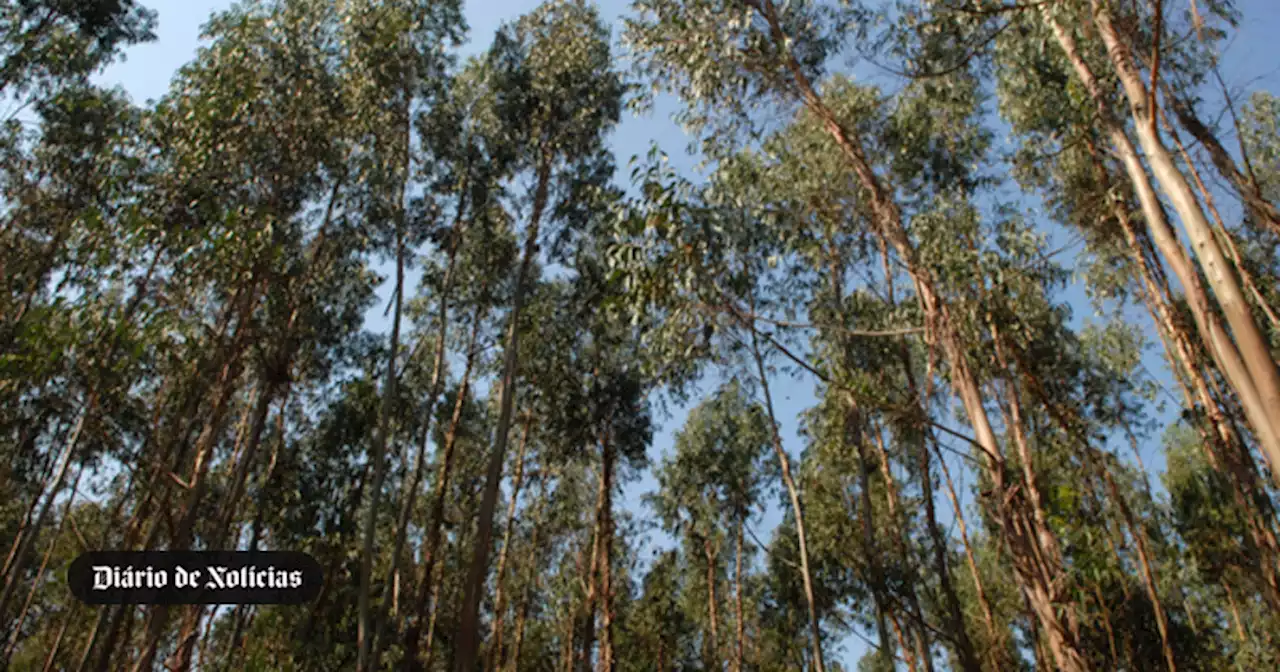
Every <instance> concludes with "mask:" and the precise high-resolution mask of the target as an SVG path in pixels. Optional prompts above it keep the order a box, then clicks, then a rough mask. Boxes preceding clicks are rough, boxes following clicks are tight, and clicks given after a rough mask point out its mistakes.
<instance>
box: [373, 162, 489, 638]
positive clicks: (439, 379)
mask: <svg viewBox="0 0 1280 672" xmlns="http://www.w3.org/2000/svg"><path fill="white" fill-rule="evenodd" d="M462 191H463V195H462V196H460V197H459V202H458V211H457V214H456V216H455V217H454V222H453V229H452V235H453V240H452V242H451V243H450V245H449V261H448V263H447V265H446V267H445V272H444V282H443V283H442V284H443V286H442V288H441V290H440V307H439V310H438V311H437V313H436V320H437V321H438V323H439V326H438V328H437V332H436V350H435V356H434V358H433V361H432V368H431V383H430V385H429V386H428V389H427V400H426V403H425V405H424V406H423V412H422V432H421V437H422V438H421V440H419V441H418V448H417V452H416V453H415V455H414V460H413V471H412V475H411V476H410V478H409V482H408V484H407V485H406V486H405V488H404V494H403V495H402V496H401V497H402V500H403V501H402V502H401V505H400V515H399V518H398V519H397V521H396V536H395V541H394V542H392V544H391V571H392V576H393V578H394V581H395V582H396V584H397V585H398V584H399V581H400V577H401V570H402V565H401V557H400V556H401V554H402V552H403V550H404V543H405V537H406V536H407V533H408V529H409V516H410V514H411V513H412V512H413V507H414V505H415V504H417V502H418V488H419V486H420V485H421V483H422V470H423V467H424V466H425V463H426V452H427V444H428V443H429V441H430V438H431V421H432V419H433V418H434V417H435V412H436V403H437V401H438V400H439V398H440V394H441V393H442V392H443V390H444V365H445V361H444V360H445V353H446V351H447V350H448V347H447V337H448V331H449V297H450V294H451V293H452V290H453V279H454V267H455V265H456V263H457V259H458V249H459V248H460V247H461V244H462V234H463V228H462V222H463V219H462V218H463V214H464V213H465V212H466V196H465V194H466V181H465V180H464V181H463V189H462ZM487 286H488V284H487V280H486V282H485V284H484V287H483V288H482V289H481V292H480V293H481V294H484V292H485V289H487ZM479 310H480V308H479V306H477V310H476V319H477V320H478V319H479V316H480V313H479ZM397 594H398V591H397ZM400 611H401V609H400V607H399V602H398V601H397V606H396V609H395V622H396V626H395V627H396V628H397V629H398V628H399V624H400ZM386 619H387V602H386V601H385V600H384V601H383V603H382V607H381V608H380V609H379V610H378V615H377V619H376V621H377V622H376V625H375V628H374V638H373V654H372V656H371V658H372V659H373V660H377V659H378V655H379V654H380V653H381V651H382V646H383V644H384V641H385V640H384V636H385V634H384V630H385V628H386Z"/></svg>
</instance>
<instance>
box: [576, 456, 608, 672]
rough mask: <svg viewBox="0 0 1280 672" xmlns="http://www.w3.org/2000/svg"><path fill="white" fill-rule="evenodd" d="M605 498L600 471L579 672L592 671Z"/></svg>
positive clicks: (585, 586) (584, 607)
mask: <svg viewBox="0 0 1280 672" xmlns="http://www.w3.org/2000/svg"><path fill="white" fill-rule="evenodd" d="M604 499H605V475H604V472H603V471H601V473H600V475H599V478H598V480H597V489H596V510H595V523H594V524H593V526H592V530H591V560H590V562H589V563H588V565H587V566H586V567H585V568H583V569H582V573H583V574H584V575H585V576H584V578H583V579H582V584H583V586H584V591H585V593H586V596H585V598H584V599H583V601H582V611H583V623H582V645H581V648H580V649H579V651H578V654H577V656H578V657H577V660H578V664H577V669H578V670H580V672H592V666H591V651H592V649H594V648H595V645H596V611H597V609H598V602H599V599H600V571H599V569H600V545H601V542H602V538H601V537H602V536H603V535H602V532H603V525H602V524H601V522H602V517H603V515H604Z"/></svg>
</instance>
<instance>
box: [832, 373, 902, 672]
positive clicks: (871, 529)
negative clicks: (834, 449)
mask: <svg viewBox="0 0 1280 672" xmlns="http://www.w3.org/2000/svg"><path fill="white" fill-rule="evenodd" d="M844 432H845V442H846V444H849V443H851V444H853V448H854V450H855V451H856V453H857V455H858V490H859V493H858V496H859V498H860V500H861V501H860V502H859V504H858V508H859V509H860V510H859V511H858V514H859V515H858V519H859V520H860V521H861V527H862V548H863V552H864V553H866V558H867V567H868V569H869V572H870V576H868V577H867V583H868V584H869V585H870V587H871V599H872V600H873V601H874V602H875V610H876V638H877V639H878V640H879V644H880V648H879V651H880V664H881V665H882V666H884V667H886V668H892V667H893V654H892V651H893V646H892V644H891V642H890V639H889V630H888V625H887V622H886V620H885V619H886V616H887V611H888V605H887V601H886V600H887V598H886V596H885V582H884V573H883V572H882V571H881V570H880V551H879V548H878V545H877V544H876V533H875V509H874V507H873V506H872V502H871V469H872V468H873V467H872V466H871V460H870V458H869V457H868V455H867V446H866V434H865V432H864V431H863V426H862V417H861V414H860V413H859V412H858V409H857V406H856V404H855V402H854V400H853V398H852V397H850V398H849V400H848V402H847V406H846V407H845V413H844ZM894 627H895V629H896V628H897V626H896V624H895V626H894ZM897 634H898V637H899V639H901V637H902V633H901V632H898V633H897ZM902 646H903V651H904V652H905V651H906V642H902ZM908 655H910V654H909V653H908ZM912 667H914V665H912Z"/></svg>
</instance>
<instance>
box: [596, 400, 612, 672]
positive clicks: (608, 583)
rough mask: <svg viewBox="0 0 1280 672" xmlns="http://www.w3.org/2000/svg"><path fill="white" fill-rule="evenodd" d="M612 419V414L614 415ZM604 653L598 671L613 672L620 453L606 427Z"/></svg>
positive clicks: (603, 459) (602, 522) (602, 588)
mask: <svg viewBox="0 0 1280 672" xmlns="http://www.w3.org/2000/svg"><path fill="white" fill-rule="evenodd" d="M610 421H612V417H610ZM600 457H601V464H600V480H601V482H600V495H601V503H600V562H599V576H600V630H601V636H600V656H599V664H598V665H597V666H596V669H597V672H613V666H614V657H613V634H614V632H613V572H612V567H613V487H614V486H613V482H614V472H615V470H616V469H617V467H616V462H617V456H616V453H615V447H614V445H613V437H612V436H611V434H610V432H609V429H608V428H607V426H606V428H605V429H604V431H603V432H602V433H601V438H600Z"/></svg>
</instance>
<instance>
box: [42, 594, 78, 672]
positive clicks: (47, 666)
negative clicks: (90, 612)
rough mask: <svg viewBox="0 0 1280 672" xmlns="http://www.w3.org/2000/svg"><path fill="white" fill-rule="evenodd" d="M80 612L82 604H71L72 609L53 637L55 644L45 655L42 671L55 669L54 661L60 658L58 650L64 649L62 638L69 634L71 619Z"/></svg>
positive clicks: (49, 671)
mask: <svg viewBox="0 0 1280 672" xmlns="http://www.w3.org/2000/svg"><path fill="white" fill-rule="evenodd" d="M78 613H80V604H79V603H76V604H74V605H72V606H71V610H70V611H68V612H67V615H66V617H65V618H63V619H62V625H61V626H59V627H58V634H57V635H56V636H55V637H54V638H53V646H51V647H49V653H48V655H46V656H45V657H44V666H43V667H41V668H40V672H52V671H53V662H54V661H55V660H57V659H58V652H60V651H61V650H62V638H63V636H64V635H66V634H67V626H69V625H71V620H72V619H73V618H75V617H76V614H78Z"/></svg>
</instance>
